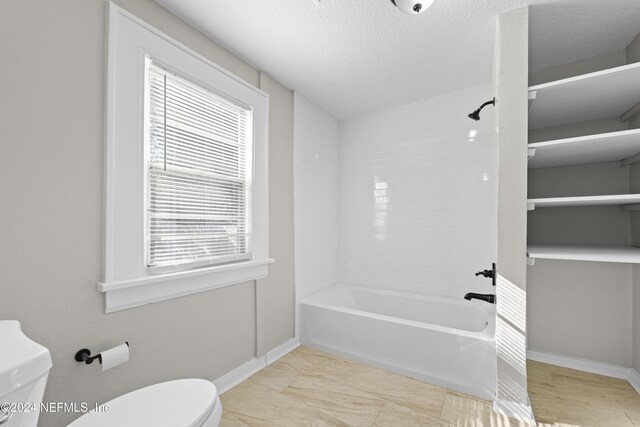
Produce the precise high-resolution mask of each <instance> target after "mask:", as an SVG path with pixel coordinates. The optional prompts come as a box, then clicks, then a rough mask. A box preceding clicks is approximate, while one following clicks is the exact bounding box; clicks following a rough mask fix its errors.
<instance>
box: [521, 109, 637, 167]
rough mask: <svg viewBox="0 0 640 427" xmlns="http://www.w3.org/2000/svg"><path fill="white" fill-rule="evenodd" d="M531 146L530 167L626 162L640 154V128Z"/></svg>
mask: <svg viewBox="0 0 640 427" xmlns="http://www.w3.org/2000/svg"><path fill="white" fill-rule="evenodd" d="M639 100H640V99H639ZM529 149H534V150H535V154H534V155H533V157H532V158H531V159H530V160H529V169H536V168H550V167H555V166H570V165H582V164H586V163H600V162H611V161H616V160H621V161H623V160H625V159H629V158H630V157H633V155H634V154H636V153H640V129H631V130H624V131H619V132H609V133H603V134H598V135H587V136H579V137H576V138H565V139H556V140H552V141H543V142H534V143H531V144H529Z"/></svg>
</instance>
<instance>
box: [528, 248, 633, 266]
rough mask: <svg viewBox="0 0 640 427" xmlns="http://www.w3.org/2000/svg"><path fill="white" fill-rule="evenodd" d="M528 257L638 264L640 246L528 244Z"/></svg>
mask: <svg viewBox="0 0 640 427" xmlns="http://www.w3.org/2000/svg"><path fill="white" fill-rule="evenodd" d="M527 256H528V257H529V258H539V259H560V260H571V261H595V262H619V263H630V264H640V248H635V247H632V246H570V245H529V246H528V248H527Z"/></svg>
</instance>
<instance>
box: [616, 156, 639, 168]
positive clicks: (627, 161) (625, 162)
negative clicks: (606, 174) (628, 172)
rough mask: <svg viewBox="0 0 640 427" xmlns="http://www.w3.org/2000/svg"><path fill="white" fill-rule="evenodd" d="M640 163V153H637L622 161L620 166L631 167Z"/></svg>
mask: <svg viewBox="0 0 640 427" xmlns="http://www.w3.org/2000/svg"><path fill="white" fill-rule="evenodd" d="M638 162H640V153H636V154H634V155H633V156H631V157H627V158H626V159H622V160H620V166H631V165H634V164H636V163H638Z"/></svg>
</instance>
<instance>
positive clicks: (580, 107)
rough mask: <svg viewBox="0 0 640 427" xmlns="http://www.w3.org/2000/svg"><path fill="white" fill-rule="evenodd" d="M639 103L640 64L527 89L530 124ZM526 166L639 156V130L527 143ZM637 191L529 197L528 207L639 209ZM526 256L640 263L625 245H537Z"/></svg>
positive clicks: (620, 110)
mask: <svg viewBox="0 0 640 427" xmlns="http://www.w3.org/2000/svg"><path fill="white" fill-rule="evenodd" d="M638 102H640V63H634V64H630V65H624V66H621V67H616V68H611V69H608V70H603V71H597V72H595V73H589V74H584V75H581V76H576V77H571V78H567V79H562V80H558V81H554V82H550V83H544V84H540V85H536V86H531V87H530V88H529V127H530V128H531V129H539V128H546V127H552V126H558V125H566V124H571V123H579V122H587V121H591V120H597V119H605V118H611V117H616V116H622V115H623V114H625V113H626V112H627V111H629V110H631V109H632V108H634V107H635V106H636V105H638ZM528 148H529V169H536V168H547V167H559V166H571V165H580V164H589V163H601V162H611V161H621V166H622V165H629V164H632V163H634V162H637V161H640V154H639V153H640V129H632V130H625V131H619V132H609V133H602V134H597V135H587V136H579V137H574V138H564V139H556V140H551V141H542V142H535V143H531V144H529V145H528ZM639 200H640V194H618V195H602V196H581V197H552V198H536V199H533V198H532V199H529V200H527V202H528V203H527V204H528V209H529V210H533V209H536V208H551V207H570V206H575V207H579V206H603V205H620V206H622V208H623V209H624V210H640V201H639ZM528 256H529V258H530V259H535V258H542V259H557V260H576V261H595V262H617V263H633V264H640V248H635V247H625V246H575V245H540V244H531V245H529V247H528Z"/></svg>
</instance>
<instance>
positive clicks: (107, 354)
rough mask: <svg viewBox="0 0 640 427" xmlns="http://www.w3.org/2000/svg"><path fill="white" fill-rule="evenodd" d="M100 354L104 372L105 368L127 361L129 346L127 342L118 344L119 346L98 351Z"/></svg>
mask: <svg viewBox="0 0 640 427" xmlns="http://www.w3.org/2000/svg"><path fill="white" fill-rule="evenodd" d="M100 356H101V358H102V372H104V371H106V370H107V369H111V368H113V367H116V366H118V365H122V364H123V363H124V362H127V361H129V346H128V345H127V344H120V345H119V346H116V347H113V348H110V349H109V350H105V351H103V352H102V353H100Z"/></svg>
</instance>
